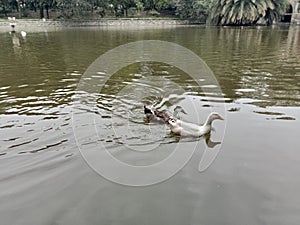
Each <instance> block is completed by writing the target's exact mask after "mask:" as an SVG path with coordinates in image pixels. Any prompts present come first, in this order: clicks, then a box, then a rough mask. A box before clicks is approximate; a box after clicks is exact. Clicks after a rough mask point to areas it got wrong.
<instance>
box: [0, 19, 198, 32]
mask: <svg viewBox="0 0 300 225" xmlns="http://www.w3.org/2000/svg"><path fill="white" fill-rule="evenodd" d="M11 23H15V30H16V31H19V30H21V29H23V30H24V29H29V30H31V29H37V30H40V29H47V28H63V27H118V28H120V27H124V28H125V27H126V28H127V27H128V28H130V27H131V28H146V27H149V28H155V27H159V28H162V27H172V26H182V25H196V24H197V25H200V23H195V22H193V21H189V20H179V19H143V18H142V19H102V20H70V21H68V20H62V21H60V20H46V21H43V20H23V19H20V20H18V19H17V20H15V21H12V20H1V21H0V31H8V32H9V31H11V30H12V28H11V26H10V25H11Z"/></svg>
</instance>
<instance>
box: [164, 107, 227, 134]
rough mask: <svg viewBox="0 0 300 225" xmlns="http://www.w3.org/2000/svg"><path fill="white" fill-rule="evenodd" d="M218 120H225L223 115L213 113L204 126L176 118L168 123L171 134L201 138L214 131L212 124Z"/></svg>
mask: <svg viewBox="0 0 300 225" xmlns="http://www.w3.org/2000/svg"><path fill="white" fill-rule="evenodd" d="M216 119H219V120H224V118H223V117H222V116H221V115H219V114H218V113H216V112H212V113H211V114H210V115H209V116H208V118H207V120H206V122H205V123H204V124H203V125H202V126H200V125H197V124H193V123H188V122H184V121H182V120H178V119H174V118H170V119H169V120H168V123H169V125H170V129H171V132H172V133H174V134H177V135H180V136H191V137H200V136H202V135H204V134H207V133H209V132H210V131H211V130H212V126H211V125H212V122H213V121H214V120H216Z"/></svg>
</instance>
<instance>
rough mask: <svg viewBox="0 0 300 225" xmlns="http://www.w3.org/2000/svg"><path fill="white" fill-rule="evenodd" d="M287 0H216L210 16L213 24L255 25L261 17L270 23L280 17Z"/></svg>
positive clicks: (210, 21)
mask: <svg viewBox="0 0 300 225" xmlns="http://www.w3.org/2000/svg"><path fill="white" fill-rule="evenodd" d="M285 7H286V1H285V0H215V1H214V3H213V6H212V11H211V14H210V18H209V23H211V24H213V25H253V24H256V23H257V21H258V20H259V19H264V20H265V21H266V22H267V23H268V24H272V23H273V21H274V20H278V19H279V15H280V14H281V13H282V12H283V11H284V10H285Z"/></svg>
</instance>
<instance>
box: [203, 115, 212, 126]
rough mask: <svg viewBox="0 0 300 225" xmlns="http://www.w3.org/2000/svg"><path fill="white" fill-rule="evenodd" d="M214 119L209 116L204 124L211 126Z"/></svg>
mask: <svg viewBox="0 0 300 225" xmlns="http://www.w3.org/2000/svg"><path fill="white" fill-rule="evenodd" d="M212 121H213V119H212V118H211V117H210V116H209V117H208V118H207V120H206V122H205V124H204V126H211V123H212Z"/></svg>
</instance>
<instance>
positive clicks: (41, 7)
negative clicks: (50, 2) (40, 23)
mask: <svg viewBox="0 0 300 225" xmlns="http://www.w3.org/2000/svg"><path fill="white" fill-rule="evenodd" d="M40 18H41V19H43V18H45V15H44V6H42V5H41V6H40Z"/></svg>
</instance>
